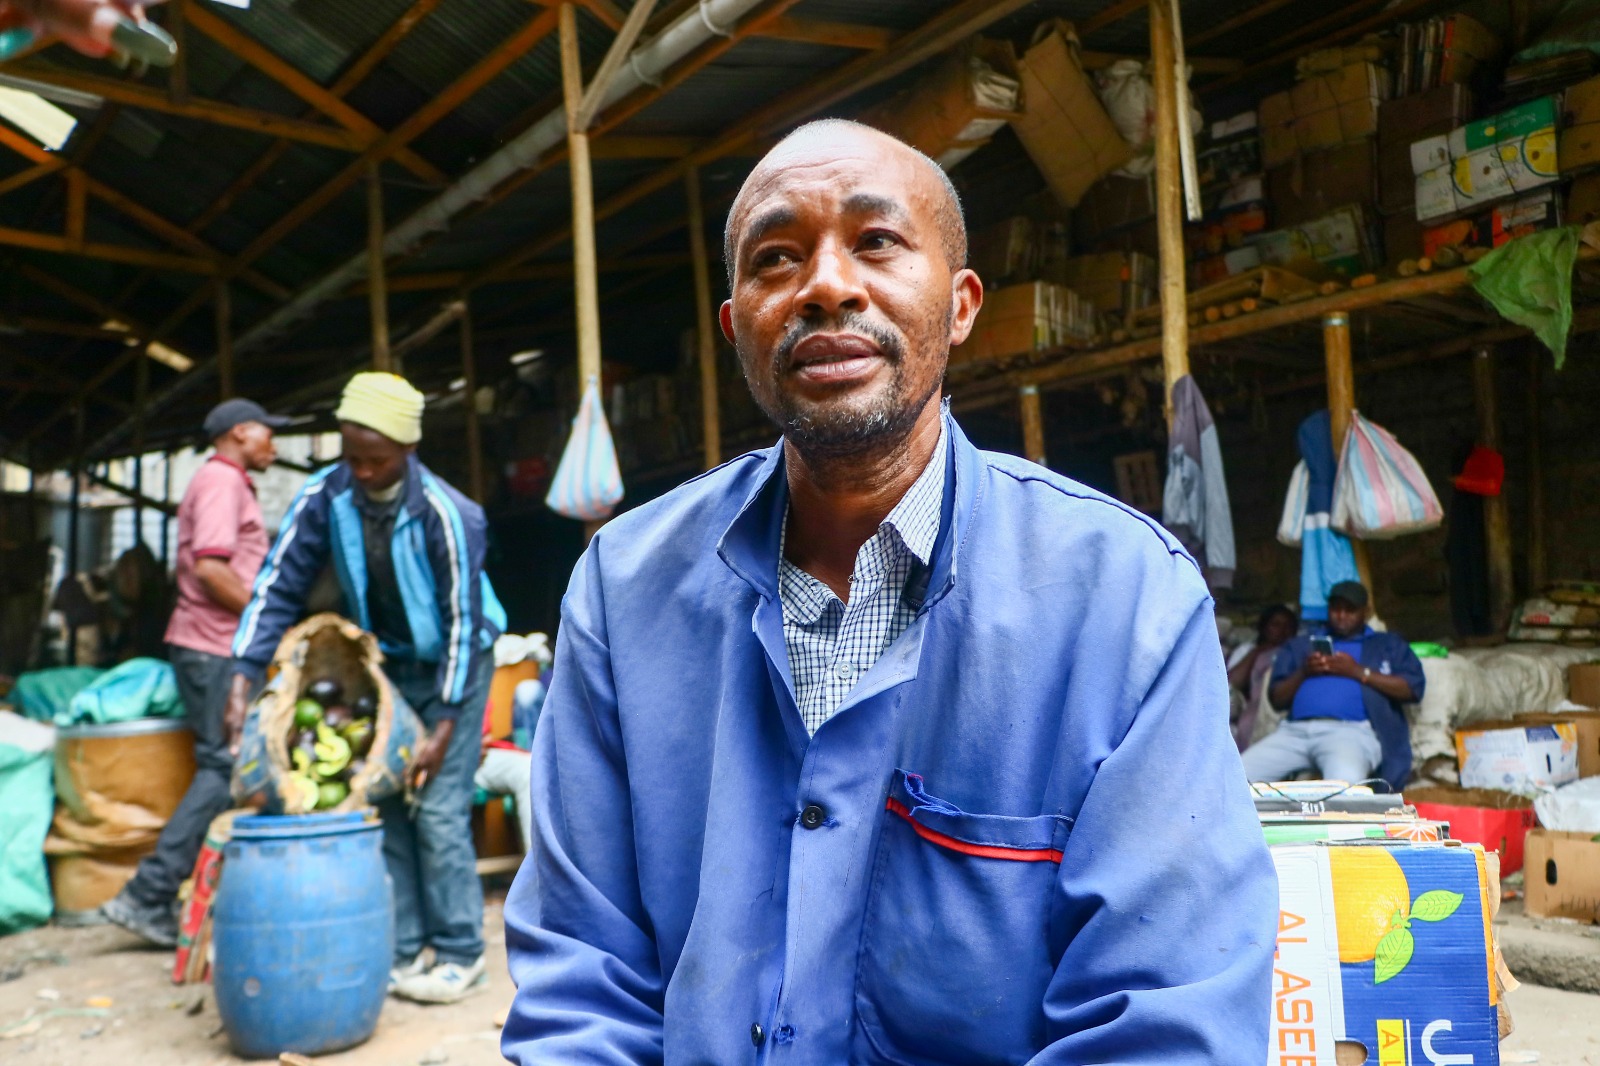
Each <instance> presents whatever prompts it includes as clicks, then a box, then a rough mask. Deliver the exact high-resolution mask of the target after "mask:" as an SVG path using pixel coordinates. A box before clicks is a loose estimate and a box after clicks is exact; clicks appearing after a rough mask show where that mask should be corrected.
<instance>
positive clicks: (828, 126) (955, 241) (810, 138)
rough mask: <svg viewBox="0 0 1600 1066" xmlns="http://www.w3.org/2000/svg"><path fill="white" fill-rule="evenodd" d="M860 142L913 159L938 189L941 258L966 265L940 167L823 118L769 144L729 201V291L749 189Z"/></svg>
mask: <svg viewBox="0 0 1600 1066" xmlns="http://www.w3.org/2000/svg"><path fill="white" fill-rule="evenodd" d="M862 142H866V144H867V146H868V147H869V149H870V150H874V151H882V152H885V153H888V154H891V155H899V156H901V157H902V158H907V159H911V160H914V161H915V162H916V164H917V165H918V166H919V167H921V168H923V169H924V170H926V171H927V173H928V174H929V176H930V177H932V179H933V180H934V183H935V187H936V189H937V195H936V200H937V208H936V210H937V212H938V214H937V219H936V221H937V224H938V227H939V237H940V244H941V246H942V247H943V250H944V255H945V259H946V261H947V262H948V263H949V264H950V270H951V272H952V273H953V272H955V271H957V270H960V269H961V268H962V267H964V266H966V265H967V220H966V216H965V215H964V214H963V213H962V210H961V196H960V194H958V193H957V192H956V187H955V185H953V184H952V183H951V181H950V175H948V174H946V173H945V172H944V168H943V167H941V166H940V165H939V164H938V163H935V162H934V161H933V160H932V159H930V158H928V157H927V156H926V155H924V154H923V153H922V152H919V151H917V150H916V149H915V148H913V147H911V146H910V145H909V144H906V143H905V142H904V141H902V140H900V139H898V138H896V137H893V136H891V135H890V134H887V133H884V132H883V131H882V130H878V129H874V128H873V127H871V126H868V125H866V124H864V123H861V122H852V121H851V120H849V119H843V118H825V119H818V120H817V121H816V122H808V123H806V124H805V125H804V126H801V127H800V128H799V129H797V130H795V131H794V132H793V133H791V134H789V136H787V137H785V138H784V139H783V140H781V141H779V142H778V143H777V144H776V145H774V146H773V148H772V150H771V151H770V152H768V153H767V154H766V155H765V156H764V157H762V159H761V162H759V163H757V164H756V167H755V169H754V170H752V171H751V172H750V176H749V177H748V178H746V179H745V182H744V185H743V186H742V187H741V188H740V189H739V195H738V196H736V197H735V198H734V201H733V206H732V207H731V208H729V209H728V221H727V224H726V225H725V226H724V227H723V231H722V261H723V263H724V264H725V265H726V267H727V271H728V287H729V288H730V289H731V288H732V287H733V278H734V274H735V273H736V271H735V269H734V266H735V260H736V258H737V255H738V251H739V236H740V230H741V229H742V227H743V224H744V221H745V220H744V218H743V213H744V209H745V206H746V202H747V198H748V193H749V192H750V190H751V188H752V187H754V186H756V185H758V184H760V182H761V181H762V180H763V179H764V178H766V177H767V176H768V175H770V174H771V173H772V172H773V171H774V170H777V169H781V168H783V167H786V166H791V165H796V164H799V163H802V162H804V161H806V160H813V159H815V158H816V157H817V156H818V155H819V154H825V153H827V152H828V151H829V150H830V149H832V148H844V147H846V146H847V145H848V146H849V147H850V148H852V149H855V150H859V148H860V147H861V144H862Z"/></svg>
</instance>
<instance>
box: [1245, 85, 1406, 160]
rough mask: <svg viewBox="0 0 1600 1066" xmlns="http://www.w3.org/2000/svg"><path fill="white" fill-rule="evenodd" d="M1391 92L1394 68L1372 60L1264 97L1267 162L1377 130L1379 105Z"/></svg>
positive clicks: (1262, 115) (1262, 112) (1262, 110)
mask: <svg viewBox="0 0 1600 1066" xmlns="http://www.w3.org/2000/svg"><path fill="white" fill-rule="evenodd" d="M1388 95H1389V72H1388V70H1387V69H1385V68H1383V67H1380V66H1378V65H1377V64H1375V63H1371V62H1366V61H1362V62H1357V63H1350V64H1347V65H1345V66H1342V67H1340V68H1338V69H1337V70H1334V71H1330V72H1328V73H1324V74H1313V75H1312V76H1311V77H1308V78H1306V79H1305V80H1304V81H1301V82H1299V83H1297V84H1296V85H1295V87H1294V88H1292V89H1290V90H1289V91H1288V92H1282V93H1275V94H1273V95H1272V96H1269V97H1267V98H1266V99H1264V100H1262V101H1261V106H1260V108H1259V114H1260V120H1261V154H1262V160H1263V162H1265V164H1266V165H1267V166H1268V167H1275V166H1279V165H1280V164H1283V163H1288V162H1291V161H1292V160H1293V159H1294V157H1295V156H1296V155H1299V154H1300V153H1302V152H1314V151H1317V150H1319V149H1322V148H1337V147H1338V146H1339V145H1341V144H1347V143H1349V142H1351V141H1358V140H1362V139H1363V138H1367V137H1372V136H1374V135H1375V134H1376V133H1377V132H1378V105H1379V104H1381V103H1382V102H1383V101H1384V99H1386V98H1387V97H1388Z"/></svg>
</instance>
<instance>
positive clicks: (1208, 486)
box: [1161, 374, 1236, 590]
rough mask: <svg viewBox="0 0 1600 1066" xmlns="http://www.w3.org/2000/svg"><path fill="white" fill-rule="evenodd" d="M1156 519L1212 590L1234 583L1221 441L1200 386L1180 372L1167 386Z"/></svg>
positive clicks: (1230, 523) (1230, 515)
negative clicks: (1166, 437)
mask: <svg viewBox="0 0 1600 1066" xmlns="http://www.w3.org/2000/svg"><path fill="white" fill-rule="evenodd" d="M1161 524H1162V525H1164V526H1166V527H1167V528H1168V529H1169V530H1171V531H1172V534H1173V536H1175V537H1177V538H1178V540H1179V541H1181V542H1182V543H1183V546H1184V547H1185V548H1187V549H1189V554H1191V555H1193V556H1194V557H1195V559H1196V560H1197V561H1198V562H1199V563H1200V564H1201V567H1202V569H1203V570H1204V571H1205V575H1206V584H1208V585H1209V586H1210V587H1211V588H1212V589H1213V590H1217V589H1226V588H1232V587H1233V570H1234V563H1235V559H1236V556H1235V553H1234V544H1233V512H1232V510H1231V508H1230V507H1229V505H1228V483H1227V480H1226V479H1225V478H1224V477H1223V472H1222V446H1221V444H1219V443H1218V441H1217V426H1216V423H1215V422H1214V421H1212V418H1211V409H1210V408H1209V407H1207V406H1206V399H1205V397H1204V396H1202V395H1201V394H1200V386H1199V385H1197V384H1195V380H1194V378H1193V377H1192V376H1191V375H1188V374H1185V375H1184V376H1183V377H1181V378H1179V379H1178V380H1177V381H1176V382H1175V383H1174V384H1173V386H1172V436H1171V438H1170V443H1169V445H1168V450H1167V485H1166V490H1165V492H1164V493H1163V494H1162V500H1161Z"/></svg>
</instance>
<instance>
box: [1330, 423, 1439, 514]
mask: <svg viewBox="0 0 1600 1066" xmlns="http://www.w3.org/2000/svg"><path fill="white" fill-rule="evenodd" d="M1443 521H1444V508H1442V507H1440V506H1439V497H1438V496H1436V495H1434V491H1433V486H1432V485H1430V484H1429V483H1428V475H1426V474H1424V473H1423V472H1422V465H1421V464H1420V463H1418V462H1417V460H1416V457H1415V456H1413V455H1412V454H1411V453H1410V452H1408V451H1406V450H1405V449H1404V448H1402V447H1401V446H1400V442H1399V441H1397V440H1395V439H1394V435H1393V434H1392V433H1390V432H1389V431H1388V430H1386V429H1384V428H1383V427H1382V426H1379V425H1375V424H1373V423H1372V422H1368V421H1367V420H1366V419H1365V418H1362V417H1361V415H1360V414H1359V413H1357V412H1351V415H1350V432H1349V434H1348V435H1347V436H1346V437H1345V442H1344V454H1343V455H1342V456H1340V458H1339V472H1338V474H1337V475H1336V476H1335V477H1334V480H1333V528H1334V529H1337V530H1338V531H1339V532H1341V533H1344V534H1346V535H1348V536H1352V537H1359V538H1360V539H1362V540H1388V539H1390V538H1391V537H1398V536H1402V535H1404V534H1406V533H1422V532H1425V531H1426V530H1430V529H1433V528H1435V527H1436V526H1438V525H1439V524H1440V523H1441V522H1443Z"/></svg>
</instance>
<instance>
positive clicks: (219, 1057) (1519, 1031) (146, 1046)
mask: <svg viewBox="0 0 1600 1066" xmlns="http://www.w3.org/2000/svg"><path fill="white" fill-rule="evenodd" d="M485 918H486V924H487V926H488V928H489V929H490V930H491V932H490V935H489V937H488V943H489V959H488V964H489V975H490V981H489V987H488V989H487V990H486V991H484V992H482V993H479V994H478V995H476V996H473V997H472V998H470V999H467V1000H465V1001H464V1002H462V1003H458V1004H455V1005H454V1006H450V1007H420V1006H416V1005H413V1004H409V1003H403V1002H401V1001H399V1000H395V999H390V1000H389V1003H388V1005H387V1006H386V1007H385V1008H384V1011H383V1018H382V1020H381V1021H379V1023H378V1031H377V1034H376V1035H375V1036H374V1037H373V1038H372V1039H371V1040H370V1041H368V1042H367V1043H365V1044H363V1045H362V1046H360V1047H358V1048H355V1049H353V1050H350V1051H346V1052H344V1053H342V1054H339V1055H330V1056H328V1057H326V1058H321V1059H318V1060H317V1062H318V1063H319V1064H322V1063H326V1064H327V1066H494V1064H498V1063H501V1062H502V1061H503V1060H502V1059H501V1058H500V1050H499V1048H500V1031H499V1029H498V1028H497V1027H496V1024H495V1023H496V1021H497V1019H498V1018H499V1017H500V1016H501V1014H502V1013H503V1012H504V1011H505V1009H506V1006H507V1005H508V1004H509V1003H510V1001H511V991H512V990H511V980H510V978H509V977H507V976H506V971H505V940H504V938H503V936H502V935H501V934H500V929H501V919H500V904H499V902H498V901H492V902H491V903H490V904H489V908H488V912H487V914H486V915H485ZM171 960H172V956H171V955H170V954H169V953H167V952H162V951H147V950H142V949H140V948H139V947H138V946H137V942H136V941H135V940H134V938H133V937H131V936H129V935H127V934H126V933H123V932H121V931H120V930H117V929H114V928H109V927H99V928H93V929H56V928H44V929H36V930H33V931H32V932H28V933H22V934H19V935H17V936H12V937H6V938H4V939H0V1063H19V1064H20V1063H28V1064H29V1066H213V1064H215V1066H224V1064H227V1066H233V1064H236V1063H238V1062H239V1061H240V1060H239V1059H237V1058H235V1057H234V1056H233V1055H231V1054H230V1053H229V1051H228V1045H227V1040H226V1038H225V1037H224V1036H223V1035H222V1030H221V1023H220V1022H219V1021H218V1020H217V1011H216V1007H215V1005H214V1004H213V1003H212V1000H211V996H210V995H209V989H208V988H205V987H200V988H195V987H178V986H175V985H173V984H172V983H171V982H170V980H169V975H170V969H171ZM19 970H20V974H19V975H17V976H13V975H14V974H18V971H19ZM97 997H109V998H110V1000H111V1004H110V1005H109V1006H108V1007H103V1008H98V1009H97V1008H93V1007H90V1006H88V1002H89V1001H90V1000H91V999H96V998H97ZM1510 1004H1511V1010H1512V1015H1513V1017H1514V1018H1515V1020H1516V1032H1514V1033H1513V1034H1512V1035H1511V1036H1510V1038H1509V1039H1507V1040H1506V1041H1505V1043H1504V1044H1503V1045H1502V1049H1501V1062H1502V1063H1504V1064H1506V1066H1513V1064H1527V1063H1537V1064H1538V1066H1600V997H1597V996H1592V995H1586V994H1583V993H1578V992H1563V991H1560V990H1557V989H1552V988H1541V987H1538V986H1535V985H1524V986H1523V987H1522V988H1520V989H1518V990H1517V991H1516V992H1514V993H1512V995H1511V997H1510ZM30 1015H31V1018H30ZM34 1020H37V1021H38V1023H39V1024H38V1026H37V1028H35V1027H34V1025H33V1021H34Z"/></svg>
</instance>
